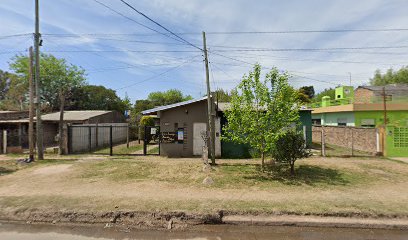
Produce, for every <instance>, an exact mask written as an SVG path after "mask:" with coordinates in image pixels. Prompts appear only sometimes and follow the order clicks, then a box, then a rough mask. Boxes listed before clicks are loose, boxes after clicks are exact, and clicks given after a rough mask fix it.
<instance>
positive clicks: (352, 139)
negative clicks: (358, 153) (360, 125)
mask: <svg viewBox="0 0 408 240" xmlns="http://www.w3.org/2000/svg"><path fill="white" fill-rule="evenodd" d="M350 130H351V156H352V157H354V131H353V127H350Z"/></svg>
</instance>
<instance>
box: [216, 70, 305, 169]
mask: <svg viewBox="0 0 408 240" xmlns="http://www.w3.org/2000/svg"><path fill="white" fill-rule="evenodd" d="M288 79H289V75H288V74H287V73H280V72H279V70H278V69H277V68H274V69H273V70H271V71H270V72H269V73H268V74H267V75H266V77H265V80H263V81H262V80H261V66H260V65H255V67H254V69H253V71H251V72H250V73H249V75H245V76H244V77H243V79H242V81H241V83H240V84H239V85H238V87H237V88H236V89H235V90H234V91H233V93H232V98H231V107H230V109H228V110H227V111H226V112H225V115H226V118H227V125H226V126H225V129H224V130H225V133H226V138H227V139H229V140H231V141H234V142H237V143H246V144H249V145H250V146H251V147H252V148H253V149H254V150H257V151H258V152H259V153H260V154H261V158H262V166H263V165H264V161H265V154H266V153H268V152H270V150H271V149H272V147H273V145H274V143H275V142H276V140H277V139H278V138H279V136H280V135H282V134H283V133H284V131H285V129H287V128H289V127H290V126H291V125H293V123H296V122H297V121H298V120H299V114H298V107H299V106H298V97H297V91H296V90H295V89H293V88H292V87H291V86H290V85H289V83H288Z"/></svg>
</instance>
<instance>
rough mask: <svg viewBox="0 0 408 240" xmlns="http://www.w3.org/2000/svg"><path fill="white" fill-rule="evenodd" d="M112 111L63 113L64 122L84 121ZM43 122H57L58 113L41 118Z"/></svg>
mask: <svg viewBox="0 0 408 240" xmlns="http://www.w3.org/2000/svg"><path fill="white" fill-rule="evenodd" d="M110 112H112V111H94V110H92V111H64V121H85V120H88V119H90V118H93V117H97V116H100V115H104V114H107V113H110ZM41 119H42V120H43V121H59V119H60V113H59V112H55V113H50V114H45V115H42V116H41Z"/></svg>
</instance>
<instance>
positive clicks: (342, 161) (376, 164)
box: [0, 155, 408, 219]
mask: <svg viewBox="0 0 408 240" xmlns="http://www.w3.org/2000/svg"><path fill="white" fill-rule="evenodd" d="M0 168H1V169H3V170H2V171H3V172H4V174H2V175H0V207H1V209H2V210H1V211H3V213H4V212H8V214H9V213H11V212H14V213H16V212H17V213H18V212H22V211H33V212H38V211H49V212H53V211H74V212H86V211H92V212H109V211H144V212H189V213H195V214H207V213H218V212H219V211H223V212H224V214H255V215H257V214H278V215H280V214H295V215H319V216H346V217H348V216H358V217H375V218H377V217H387V218H395V217H398V218H401V219H406V218H408V204H406V203H407V202H408V189H407V185H406V183H407V180H408V164H406V163H404V162H400V161H393V160H388V159H383V158H367V159H359V158H318V157H314V158H310V159H307V160H302V161H299V163H298V164H297V174H298V175H297V176H296V177H295V178H292V177H290V176H286V175H277V176H275V175H272V174H269V173H262V174H259V173H258V172H259V170H258V162H256V161H254V160H219V161H218V165H217V166H216V167H214V168H213V170H212V171H211V172H206V171H204V170H203V168H202V163H201V161H200V159H167V158H161V157H141V156H139V157H103V156H86V155H85V156H68V157H64V158H62V159H55V160H47V161H45V162H42V163H41V162H37V163H34V164H31V165H30V164H25V165H21V164H16V163H15V160H5V159H3V160H2V161H1V162H0ZM7 168H10V169H12V168H13V170H10V171H6V170H5V169H7ZM208 176H209V177H211V178H213V180H214V184H213V185H204V184H202V181H203V179H204V178H206V177H208ZM0 215H1V214H0Z"/></svg>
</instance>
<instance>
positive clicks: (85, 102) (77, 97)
mask: <svg viewBox="0 0 408 240" xmlns="http://www.w3.org/2000/svg"><path fill="white" fill-rule="evenodd" d="M70 105H71V106H70V107H69V108H70V109H71V110H110V111H112V110H115V111H118V112H120V113H124V111H125V110H128V109H129V108H130V106H129V100H126V98H125V99H124V100H122V99H121V98H120V97H118V95H116V92H115V91H114V90H112V89H108V88H105V87H104V86H95V85H86V86H81V87H78V88H75V89H74V90H73V91H72V99H71V104H70Z"/></svg>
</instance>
